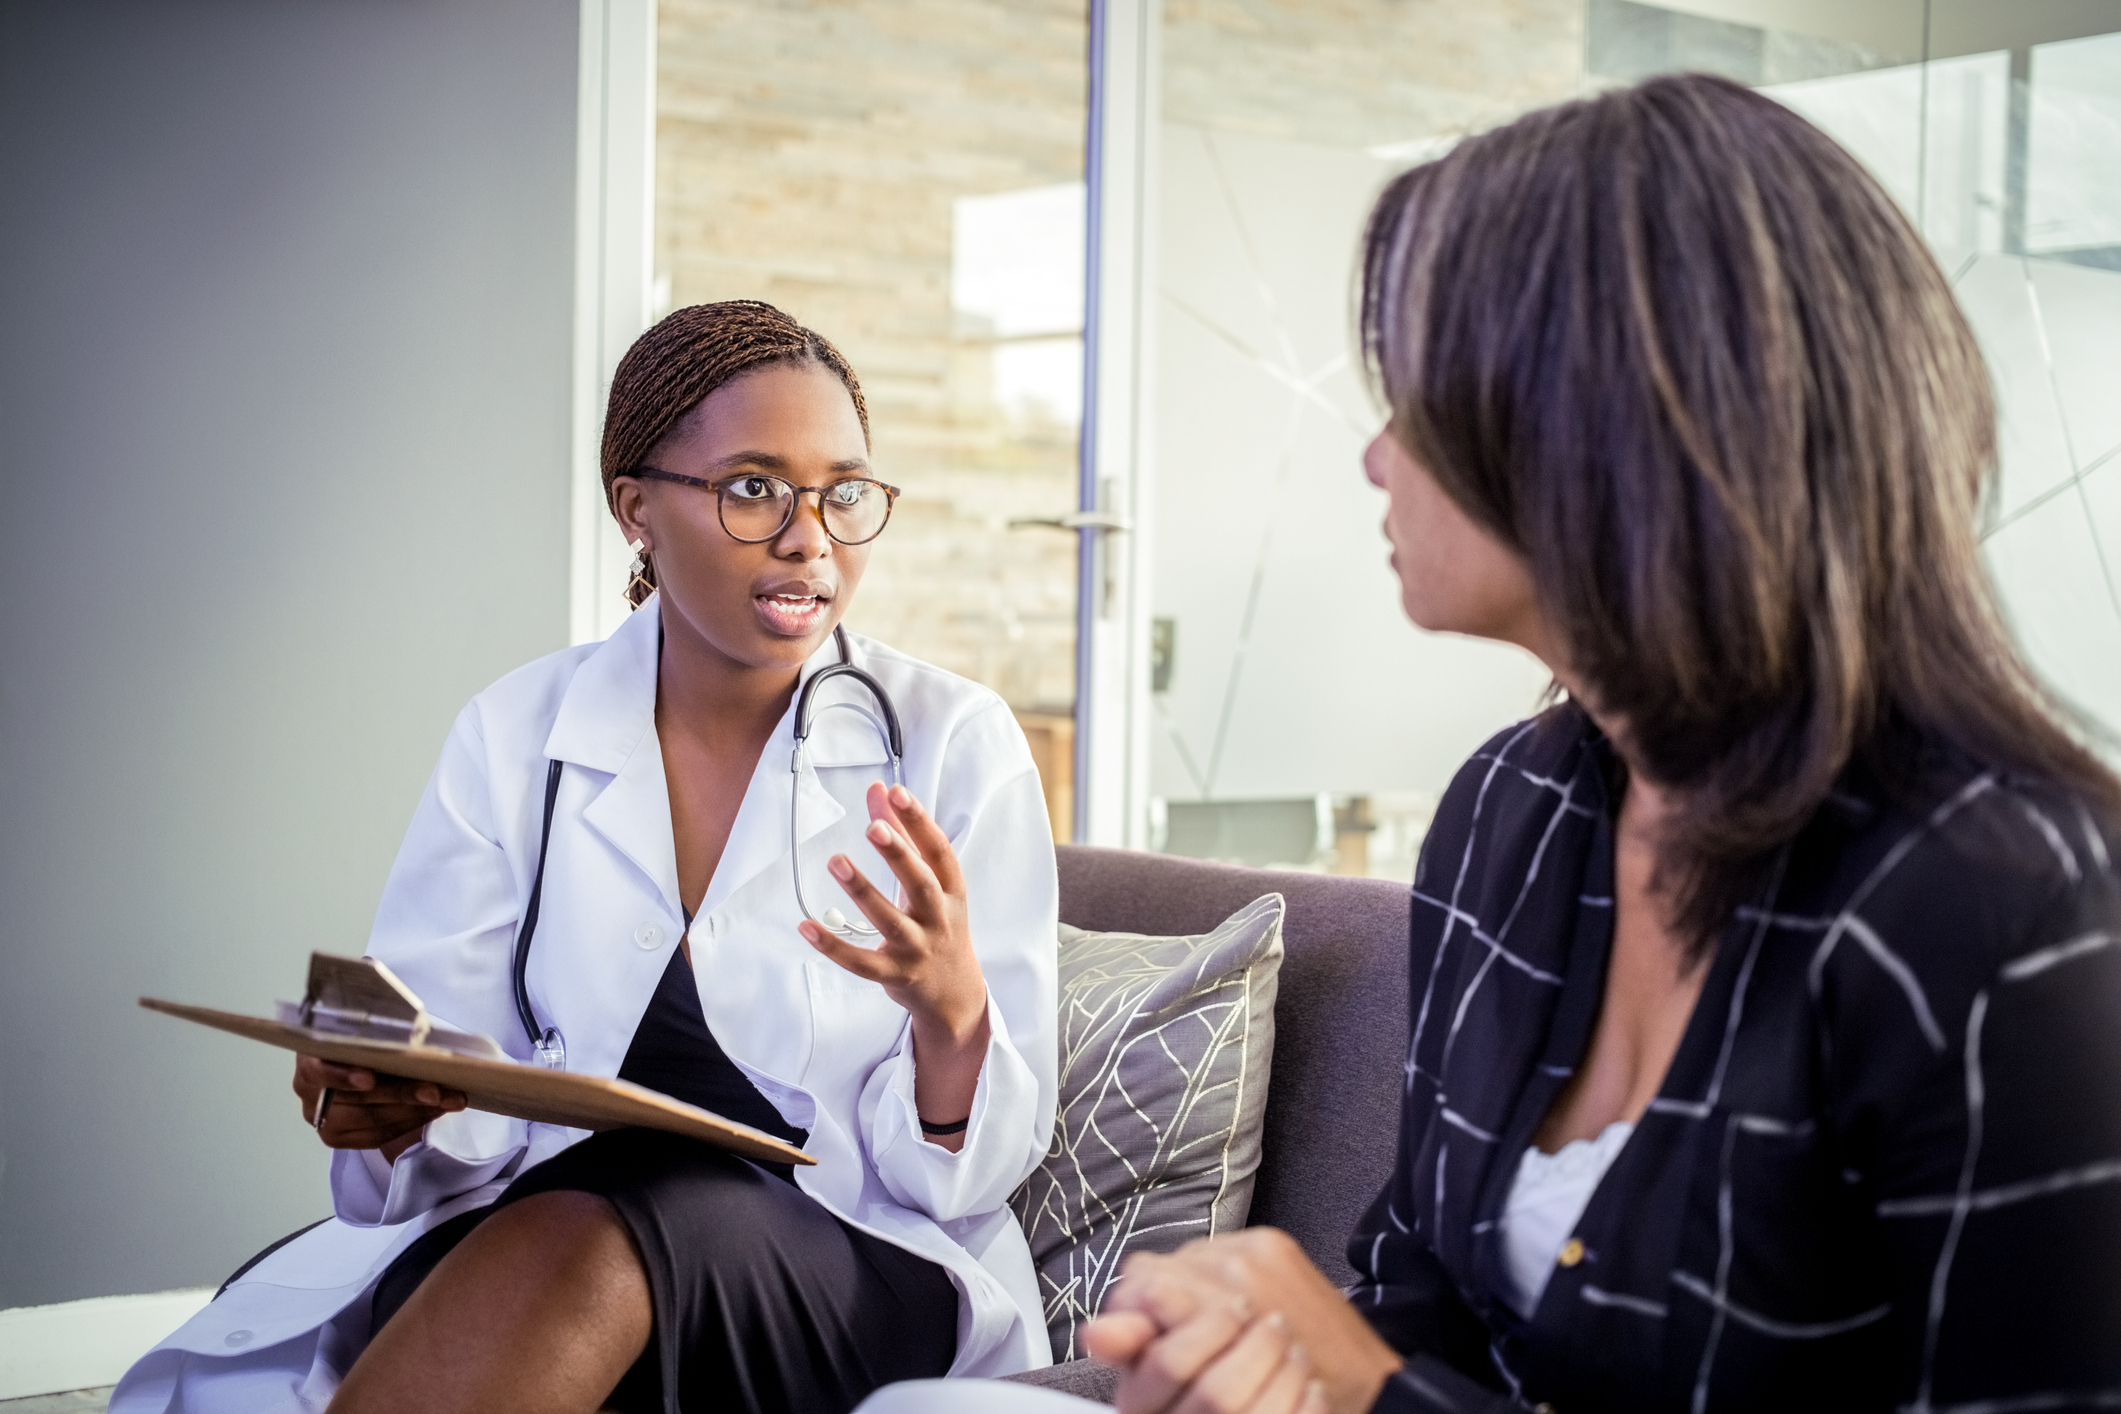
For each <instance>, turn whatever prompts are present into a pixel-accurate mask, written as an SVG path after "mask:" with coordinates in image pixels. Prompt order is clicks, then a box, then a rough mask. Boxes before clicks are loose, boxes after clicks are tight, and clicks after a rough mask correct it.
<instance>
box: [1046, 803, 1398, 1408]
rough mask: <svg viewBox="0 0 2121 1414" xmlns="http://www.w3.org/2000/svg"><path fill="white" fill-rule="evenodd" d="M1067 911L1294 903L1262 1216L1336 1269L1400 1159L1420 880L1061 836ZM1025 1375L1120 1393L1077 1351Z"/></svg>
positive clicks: (1191, 910)
mask: <svg viewBox="0 0 2121 1414" xmlns="http://www.w3.org/2000/svg"><path fill="white" fill-rule="evenodd" d="M1059 864H1060V916H1061V921H1062V922H1065V923H1072V924H1074V925H1075V926H1076V927H1078V928H1085V929H1090V930H1093V931H1098V932H1131V933H1149V934H1158V935H1164V934H1188V933H1205V932H1207V931H1208V930H1210V929H1212V928H1213V927H1215V925H1216V924H1218V923H1220V922H1221V921H1222V920H1223V919H1224V918H1226V917H1227V916H1229V915H1230V914H1231V913H1234V912H1235V911H1236V910H1237V909H1239V908H1241V907H1243V906H1244V905H1245V904H1247V903H1249V902H1251V901H1252V900H1253V899H1255V898H1258V897H1259V896H1260V895H1261V894H1266V893H1279V894H1281V895H1282V897H1283V899H1284V900H1285V902H1286V905H1287V911H1286V913H1285V915H1284V918H1283V923H1282V945H1283V948H1284V956H1283V960H1282V965H1281V978H1280V990H1279V994H1278V995H1277V997H1276V999H1275V1003H1274V1056H1273V1069H1272V1071H1271V1074H1270V1078H1269V1080H1268V1086H1267V1107H1266V1121H1265V1134H1264V1139H1263V1146H1262V1152H1261V1156H1260V1166H1259V1173H1258V1177H1257V1180H1256V1185H1255V1187H1254V1189H1253V1195H1252V1210H1251V1216H1250V1219H1249V1222H1250V1223H1251V1224H1252V1225H1255V1226H1270V1227H1278V1228H1281V1229H1282V1230H1283V1231H1285V1232H1287V1233H1288V1234H1289V1235H1290V1236H1291V1237H1293V1238H1295V1239H1296V1241H1297V1242H1298V1243H1299V1244H1301V1245H1302V1247H1303V1249H1304V1251H1305V1252H1306V1253H1308V1254H1309V1255H1310V1257H1311V1260H1312V1261H1314V1262H1316V1263H1317V1264H1318V1265H1319V1267H1320V1268H1321V1269H1322V1270H1323V1271H1324V1272H1325V1273H1326V1275H1327V1276H1328V1277H1329V1278H1331V1279H1332V1280H1333V1281H1335V1282H1336V1283H1340V1284H1343V1285H1344V1284H1346V1283H1348V1282H1350V1281H1352V1280H1353V1279H1354V1273H1353V1271H1352V1270H1350V1268H1349V1266H1348V1263H1347V1258H1346V1254H1345V1251H1344V1249H1345V1246H1346V1244H1347V1240H1348V1234H1349V1232H1350V1231H1351V1230H1352V1229H1353V1228H1354V1226H1355V1223H1356V1220H1357V1219H1358V1218H1359V1217H1361V1215H1362V1213H1363V1211H1364V1210H1365V1209H1366V1208H1368V1207H1369V1205H1370V1203H1371V1201H1372V1200H1373V1199H1374V1198H1376V1196H1377V1193H1378V1190H1379V1189H1381V1188H1382V1187H1383V1186H1384V1181H1385V1178H1386V1177H1387V1175H1388V1174H1389V1173H1390V1172H1391V1168H1392V1155H1393V1148H1394V1144H1395V1142H1396V1140H1397V1138H1398V1132H1399V1098H1400V1072H1401V1067H1402V1064H1403V1062H1404V1059H1405V1057H1404V1054H1403V1052H1404V1050H1405V1047H1406V1036H1407V927H1408V912H1409V902H1408V894H1407V886H1406V885H1404V884H1395V883H1391V882H1389V881H1386V880H1382V879H1357V878H1344V877H1336V876H1333V875H1325V874H1301V873H1294V872H1284V871H1279V870H1267V869H1246V868H1239V867H1236V866H1233V865H1227V864H1210V863H1205V862H1203V861H1200V860H1194V859H1181V858H1178V857H1176V856H1172V855H1164V854H1146V853H1141V852H1139V851H1134V850H1119V849H1102V848H1096V847H1091V846H1084V845H1062V846H1060V848H1059ZM1012 1378H1014V1379H1016V1380H1019V1381H1021V1382H1023V1383H1027V1384H1035V1385H1041V1386H1044V1387H1047V1388H1050V1389H1058V1390H1063V1391H1065V1392H1067V1393H1070V1394H1075V1395H1080V1396H1082V1397H1083V1398H1086V1399H1093V1400H1097V1401H1099V1402H1101V1403H1107V1404H1109V1403H1111V1402H1112V1392H1113V1389H1114V1386H1115V1384H1116V1382H1117V1375H1116V1372H1114V1371H1113V1370H1110V1369H1108V1368H1106V1367H1104V1366H1102V1365H1098V1364H1097V1363H1095V1362H1094V1361H1088V1360H1074V1361H1069V1362H1067V1363H1065V1364H1060V1365H1055V1366H1052V1367H1051V1368H1049V1369H1044V1370H1032V1371H1029V1372H1027V1373H1025V1374H1022V1375H1017V1376H1013V1377H1012Z"/></svg>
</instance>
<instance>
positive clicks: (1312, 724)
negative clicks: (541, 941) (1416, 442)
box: [1150, 0, 1583, 877]
mask: <svg viewBox="0 0 2121 1414" xmlns="http://www.w3.org/2000/svg"><path fill="white" fill-rule="evenodd" d="M1447 10H1448V12H1447ZM1166 13H1167V17H1168V18H1167V24H1166V29H1165V34H1164V55H1165V62H1164V94H1165V119H1166V121H1165V123H1164V126H1163V141H1162V145H1161V147H1160V149H1159V161H1160V164H1161V166H1160V176H1159V186H1160V193H1159V199H1158V202H1157V206H1156V217H1155V220H1156V226H1155V229H1156V231H1157V239H1158V243H1159V251H1160V257H1161V264H1162V270H1161V275H1160V278H1159V288H1158V294H1159V299H1158V302H1157V307H1156V320H1157V325H1156V337H1157V363H1156V375H1155V383H1154V390H1155V400H1154V406H1155V417H1156V425H1157V443H1156V446H1157V465H1156V493H1155V514H1154V533H1155V541H1154V545H1155V553H1154V556H1153V560H1154V584H1153V588H1152V595H1153V604H1154V609H1153V612H1154V614H1155V616H1156V618H1157V619H1158V621H1159V623H1158V632H1157V634H1156V635H1155V641H1156V642H1157V644H1158V645H1159V649H1158V658H1157V665H1156V671H1155V673H1154V675H1153V676H1154V680H1155V684H1156V688H1157V690H1156V692H1155V693H1154V698H1153V705H1154V709H1155V716H1154V725H1153V727H1152V737H1151V747H1150V750H1151V764H1150V782H1151V790H1152V791H1153V792H1154V794H1155V796H1156V797H1157V801H1156V803H1155V805H1154V806H1153V807H1152V812H1151V826H1152V828H1151V837H1152V840H1157V841H1158V842H1159V843H1160V844H1161V846H1162V847H1164V848H1167V849H1170V850H1172V851H1174V852H1184V853H1194V854H1204V855H1208V856H1210V857H1216V858H1228V859H1235V860H1240V861H1242V862H1245V863H1251V864H1281V865H1294V866H1298V867H1306V868H1319V869H1324V868H1332V869H1336V870H1341V871H1344V872H1374V873H1386V874H1395V875H1398V876H1401V877H1410V876H1411V873H1412V869H1413V861H1414V852H1415V849H1416V847H1417V846H1418V844H1419V841H1420V838H1421V834H1422V831H1423V829H1424V827H1425V826H1426V823H1427V819H1428V815H1429V813H1430V811H1431V810H1432V809H1433V808H1434V804H1435V800H1436V797H1437V796H1438V794H1440V792H1441V791H1442V789H1443V787H1444V786H1445V785H1446V784H1447V783H1448V782H1449V780H1450V777H1451V774H1452V772H1453V770H1454V769H1455V768H1456V767H1457V766H1458V764H1459V763H1460V762H1461V761H1463V760H1464V759H1465V757H1466V756H1467V755H1468V754H1469V753H1470V752H1471V751H1473V750H1474V749H1475V748H1476V747H1477V746H1478V745H1479V744H1480V742H1481V741H1482V740H1484V739H1485V738H1486V737H1487V736H1488V735H1489V734H1491V733H1492V732H1494V731H1495V730H1496V729H1497V728H1499V727H1500V726H1502V725H1503V724H1505V723H1507V722H1509V721H1512V720H1514V719H1516V718H1518V717H1522V716H1524V715H1525V714H1526V713H1528V712H1530V711H1531V710H1532V709H1533V708H1534V706H1535V705H1536V704H1537V702H1538V699H1539V696H1540V693H1541V691H1542V690H1543V689H1544V687H1545V685H1546V676H1545V674H1544V672H1543V671H1542V670H1541V669H1540V668H1539V666H1538V665H1537V664H1536V663H1534V662H1533V661H1532V660H1531V659H1530V658H1529V657H1527V656H1526V655H1524V654H1522V653H1519V652H1516V651H1515V650H1512V649H1508V648H1503V647H1499V646H1497V645H1494V644H1486V643H1478V642H1474V641H1472V640H1469V639H1463V638H1451V637H1443V636H1437V635H1429V634H1423V633H1420V632H1418V631H1417V630H1415V629H1414V628H1413V627H1412V626H1410V625H1409V624H1408V623H1407V622H1406V620H1405V618H1404V617H1403V616H1402V615H1401V613H1400V609H1399V598H1398V591H1397V587H1396V584H1395V582H1394V580H1393V577H1392V574H1391V571H1390V569H1389V568H1388V566H1387V563H1386V555H1387V553H1388V547H1387V546H1386V544H1385V541H1384V537H1383V535H1382V533H1381V532H1380V530H1379V521H1380V519H1381V518H1382V515H1383V511H1384V500H1383V497H1382V496H1381V495H1379V494H1378V492H1376V491H1375V490H1374V489H1372V488H1371V487H1370V486H1369V485H1368V484H1367V483H1366V482H1365V481H1364V480H1363V475H1362V468H1361V454H1362V448H1363V445H1364V443H1365V442H1366V441H1368V439H1369V438H1370V436H1371V435H1372V434H1373V433H1374V431H1375V430H1376V427H1377V425H1378V422H1379V414H1378V412H1377V409H1376V408H1375V407H1374V406H1373V405H1372V403H1371V401H1370V399H1369V396H1368V394H1367V393H1366V391H1365V390H1364V388H1363V386H1362V382H1361V379H1360V377H1359V373H1358V370H1357V369H1356V367H1355V366H1354V363H1353V359H1352V347H1351V340H1350V328H1349V304H1350V296H1351V288H1352V282H1353V278H1354V273H1355V271H1354V258H1355V253H1356V245H1357V242H1358V240H1359V237H1360V234H1361V229H1362V223H1363V219H1364V217H1365V215H1366V214H1367V212H1368V209H1369V206H1370V203H1371V202H1372V200H1374V198H1375V197H1376V194H1377V191H1378V189H1379V188H1380V187H1381V186H1382V185H1383V183H1384V182H1385V181H1386V179H1387V178H1389V177H1390V176H1391V175H1392V173H1394V172H1395V171H1398V170H1400V169H1401V168H1404V167H1405V166H1407V165H1409V164H1410V163H1412V162H1414V161H1418V160H1420V159H1421V158H1422V157H1423V156H1424V155H1426V154H1427V153H1429V152H1432V151H1435V150H1438V149H1439V148H1440V146H1441V144H1443V143H1447V142H1448V141H1450V140H1451V138H1452V136H1453V135H1455V134H1457V133H1461V132H1464V131H1466V130H1467V129H1469V128H1473V127H1477V126H1485V125H1487V124H1490V123H1492V122H1495V121H1497V120H1499V119H1502V118H1506V117H1508V116H1509V115H1511V114H1513V113H1515V112H1518V111H1521V110H1523V109H1525V108H1530V107H1536V106H1539V105H1540V104H1542V103H1546V102H1551V101H1554V100H1556V99H1560V98H1565V97H1568V96H1569V95H1570V94H1571V93H1573V92H1575V91H1576V89H1577V87H1578V85H1579V82H1580V78H1581V74H1582V45H1583V14H1582V5H1581V0H1558V2H1557V0H1548V2H1547V3H1536V2H1535V3H1524V4H1516V5H1512V6H1507V7H1493V8H1490V7H1440V6H1429V7H1420V6H1408V5H1405V4H1400V3H1394V0H1356V2H1355V3H1346V4H1339V5H1334V6H1331V7H1321V6H1308V5H1300V4H1295V3H1278V0H1216V2H1215V3H1202V4H1182V3H1179V0H1172V2H1171V3H1170V4H1169V5H1168V6H1167V11H1166Z"/></svg>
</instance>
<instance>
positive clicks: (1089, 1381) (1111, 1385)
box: [1004, 1360, 1119, 1404]
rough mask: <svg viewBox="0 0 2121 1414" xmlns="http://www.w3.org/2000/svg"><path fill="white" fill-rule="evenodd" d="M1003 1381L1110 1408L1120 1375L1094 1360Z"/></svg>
mask: <svg viewBox="0 0 2121 1414" xmlns="http://www.w3.org/2000/svg"><path fill="white" fill-rule="evenodd" d="M1004 1378H1006V1379H1009V1380H1013V1381H1014V1382H1016V1383H1017V1384H1020V1385H1037V1386H1038V1387H1039V1388H1041V1389H1056V1390H1059V1391H1060V1392H1061V1393H1062V1394H1072V1395H1074V1396H1075V1397H1076V1398H1078V1399H1087V1400H1091V1401H1092V1402H1094V1403H1097V1404H1110V1403H1111V1402H1112V1400H1113V1397H1114V1395H1115V1394H1116V1393H1117V1391H1118V1389H1119V1371H1118V1370H1115V1369H1114V1368H1112V1366H1110V1365H1100V1364H1098V1363H1097V1362H1096V1361H1095V1360H1070V1361H1068V1362H1067V1363H1066V1364H1064V1365H1048V1366H1047V1367H1046V1368H1045V1369H1043V1370H1026V1371H1024V1372H1023V1373H1022V1374H1021V1375H1008V1376H1004Z"/></svg>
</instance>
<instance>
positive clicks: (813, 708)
mask: <svg viewBox="0 0 2121 1414" xmlns="http://www.w3.org/2000/svg"><path fill="white" fill-rule="evenodd" d="M832 638H833V641H834V642H835V643H837V644H838V645H839V649H840V660H839V662H837V663H834V664H832V665H830V666H829V667H824V668H820V669H818V670H817V671H816V672H815V673H812V674H811V675H810V680H809V681H808V682H806V683H804V684H803V690H802V691H801V692H800V693H798V694H797V695H796V699H795V750H794V752H793V753H791V754H790V756H789V758H788V772H789V786H788V858H789V862H790V863H789V867H790V868H791V869H792V870H793V872H794V874H795V904H796V907H798V908H800V909H801V910H802V911H803V917H805V918H807V919H809V920H810V921H811V922H812V923H815V924H817V925H818V926H819V927H820V928H824V929H827V930H828V931H830V932H834V933H838V934H840V935H842V936H845V935H847V934H854V935H856V936H858V937H876V936H878V933H877V930H876V929H875V928H873V927H871V926H869V925H868V924H866V923H855V922H851V921H850V920H849V919H848V918H847V916H846V915H845V914H843V913H841V912H840V911H839V910H838V909H837V908H828V909H826V910H825V912H824V915H823V916H822V917H820V916H819V915H817V914H815V913H812V912H811V911H810V904H809V901H808V900H807V899H806V898H805V897H804V896H803V830H802V825H801V822H800V821H799V819H798V818H797V815H796V808H797V806H798V804H799V803H800V801H801V799H802V785H803V762H804V759H805V756H804V754H805V752H806V751H807V750H808V749H809V745H810V729H811V727H812V726H814V725H815V724H816V720H817V717H818V716H819V715H820V714H821V713H825V712H830V711H832V710H834V709H835V708H838V709H841V710H844V711H848V712H853V713H855V714H856V715H857V716H860V717H861V718H863V719H864V720H866V721H867V722H868V723H869V725H870V726H872V727H874V728H875V729H876V734H877V735H878V736H879V737H881V738H882V739H883V742H884V745H885V746H886V747H888V748H889V749H890V751H891V783H892V784H893V785H895V786H896V785H904V784H905V783H906V778H905V770H904V763H905V756H906V739H905V734H904V733H903V732H901V731H900V730H899V721H898V709H897V708H895V707H893V706H892V705H891V694H890V693H888V692H886V691H884V685H883V684H882V683H880V682H878V681H877V680H876V679H875V678H873V677H871V676H870V675H869V674H868V673H866V672H863V671H862V670H861V669H860V668H857V667H856V666H854V663H853V655H852V654H850V653H849V652H848V650H847V631H846V630H845V629H844V628H840V627H838V626H835V627H834V628H833V630H832ZM834 678H852V679H853V680H854V681H855V682H858V683H860V684H861V685H862V686H863V687H864V688H866V689H868V692H869V696H870V698H871V699H872V700H874V701H875V703H876V706H877V709H878V711H880V712H882V714H883V715H882V716H881V717H879V716H878V715H877V713H876V712H872V711H870V710H869V709H868V708H867V707H864V706H861V705H860V704H859V703H854V702H827V703H824V704H822V705H819V704H817V702H816V697H817V690H818V689H819V688H821V687H823V686H824V685H825V684H826V683H828V682H831V681H832V680H833V679H834ZM561 764H562V763H561V762H559V761H551V762H548V763H546V767H545V823H544V826H543V832H542V833H541V834H540V835H539V837H538V867H537V872H536V873H535V874H533V875H532V876H531V881H530V902H529V903H528V904H526V905H525V906H524V908H523V923H522V926H521V927H519V928H517V929H516V943H515V963H514V969H513V970H514V977H515V994H516V1016H517V1018H518V1019H519V1020H521V1021H522V1023H523V1034H524V1035H525V1036H527V1037H529V1038H530V1058H531V1060H532V1061H534V1062H535V1063H537V1064H538V1065H541V1066H544V1067H545V1068H546V1069H547V1070H565V1069H566V1068H567V1042H566V1040H565V1038H563V1037H562V1036H561V1035H560V1031H559V1028H558V1027H556V1026H540V1025H538V1014H537V1012H536V1011H535V1010H533V1009H532V1008H531V1005H530V983H529V981H528V977H529V973H530V940H531V938H532V937H534V936H535V935H536V933H537V931H538V904H539V901H540V900H541V899H543V897H544V896H545V854H546V851H547V850H549V849H550V848H551V847H552V809H553V805H554V804H555V803H556V802H557V801H558V800H559V798H560V767H561Z"/></svg>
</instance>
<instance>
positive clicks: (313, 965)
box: [280, 952, 435, 1046]
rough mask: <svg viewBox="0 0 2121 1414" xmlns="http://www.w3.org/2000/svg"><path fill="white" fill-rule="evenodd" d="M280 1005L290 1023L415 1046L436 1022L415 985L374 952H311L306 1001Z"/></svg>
mask: <svg viewBox="0 0 2121 1414" xmlns="http://www.w3.org/2000/svg"><path fill="white" fill-rule="evenodd" d="M280 1006H281V1009H282V1013H283V1014H282V1016H281V1020H283V1021H286V1022H288V1023H289V1024H291V1025H294V1026H300V1027H303V1028H305V1029H307V1030H310V1031H320V1032H323V1033H324V1034H326V1035H330V1036H351V1037H354V1038H356V1039H358V1040H363V1041H395V1042H398V1043H400V1044H402V1045H408V1046H417V1045H420V1044H422V1043H424V1042H425V1041H426V1040H427V1039H428V1035H429V1033H430V1032H432V1031H433V1030H434V1024H435V1023H434V1018H433V1017H431V1016H429V1015H428V1014H427V1008H426V1007H425V1006H423V1005H422V1004H421V1002H420V998H419V997H418V996H417V995H416V994H415V993H414V992H413V990H412V988H410V987H408V986H406V985H405V984H404V983H403V982H401V981H399V980H398V977H397V975H396V974H395V973H393V972H392V971H391V970H390V969H389V968H388V967H385V966H384V965H383V964H382V963H380V962H378V961H376V960H375V959H374V958H372V957H337V956H334V955H333V954H331V953H324V952H313V953H311V954H310V955H309V983H308V985H307V986H306V987H305V988H304V989H303V992H302V1000H301V1001H300V1002H299V1003H297V1004H295V1005H294V1006H289V1005H288V1004H287V1003H285V1002H282V1003H280ZM288 1012H292V1013H293V1014H292V1015H287V1014H286V1013H288Z"/></svg>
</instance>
